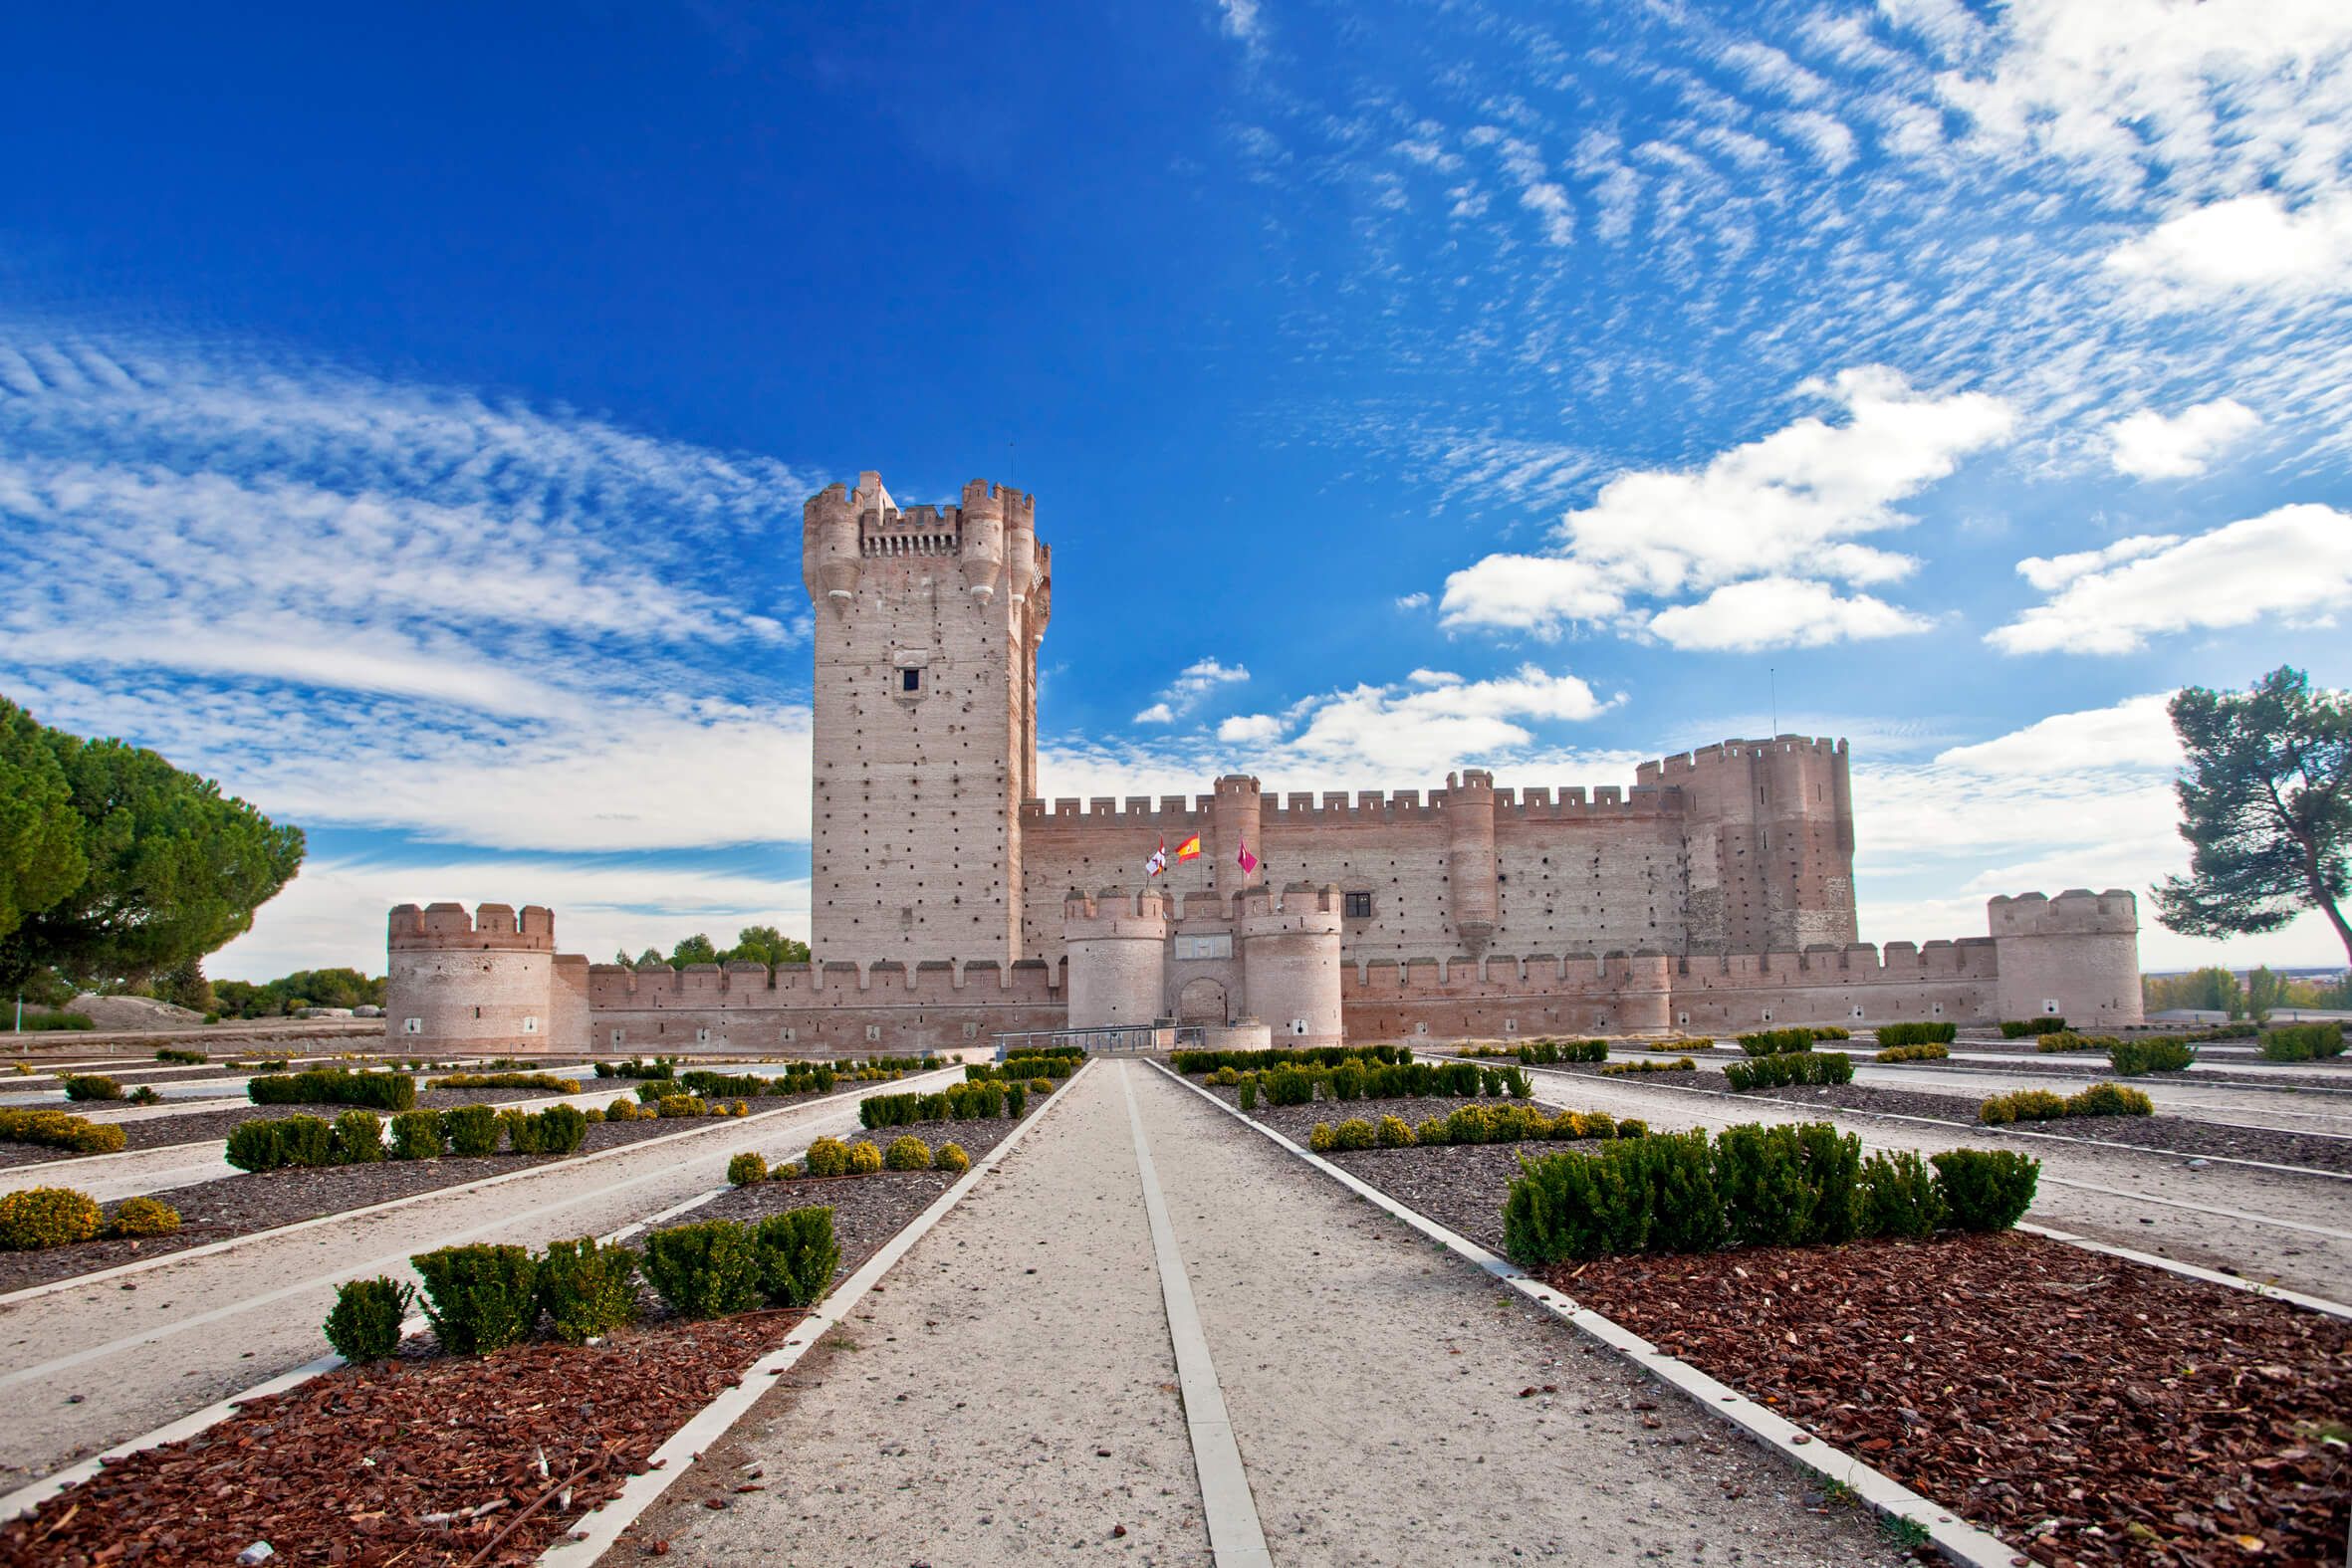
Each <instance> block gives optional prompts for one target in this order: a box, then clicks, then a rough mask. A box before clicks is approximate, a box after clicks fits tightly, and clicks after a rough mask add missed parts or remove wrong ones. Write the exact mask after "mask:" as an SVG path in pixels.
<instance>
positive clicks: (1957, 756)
mask: <svg viewBox="0 0 2352 1568" xmlns="http://www.w3.org/2000/svg"><path fill="white" fill-rule="evenodd" d="M2171 701H2172V693H2170V692H2151V693H2149V694H2148V695H2146V696H2144V697H2129V698H2126V699H2124V700H2123V701H2122V702H2119V703H2117V704H2115V705H2114V706H2113V707H2110V708H2093V709H2089V710H2087V711H2085V712H2082V713H2053V714H2051V715H2050V716H2049V717H2048V718H2046V719H2039V720H2036V721H2035V722H2033V723H2032V724H2029V725H2027V726H2025V728H2023V729H2022V730H2012V731H2010V732H2009V733H2008V734H2006V735H2002V736H1997V737H1995V738H1994V739H1993V740H1990V741H1979V742H1977V743H1975V744H1974V745H1970V746H1955V747H1953V748H1951V749H1950V750H1948V751H1945V752H1943V753H1942V754H1940V755H1939V756H1938V757H1937V758H1936V766H1937V767H1939V768H1957V769H1962V770H1965V771H1967V772H1969V773H1972V774H1978V775H1983V776H1986V777H1990V778H1996V779H2030V778H2035V777H2041V776H2048V775H2075V774H2084V773H2092V772H2096V771H2098V770H2101V769H2119V768H2129V769H2143V770H2144V769H2163V770H2170V769H2173V768H2177V767H2179V766H2180V762H2181V741H2180V737H2179V736H2178V735H2176V734H2174V733H2173V721H2172V718H2171V716H2170V715H2169V714H2167V713H2166V712H2165V705H2166V704H2167V703H2169V702H2171Z"/></svg>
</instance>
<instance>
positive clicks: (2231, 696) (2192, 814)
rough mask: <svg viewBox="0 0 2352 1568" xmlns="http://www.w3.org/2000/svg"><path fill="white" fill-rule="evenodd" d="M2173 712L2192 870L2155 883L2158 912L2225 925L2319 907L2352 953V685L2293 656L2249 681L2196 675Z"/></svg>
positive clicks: (2175, 920)
mask: <svg viewBox="0 0 2352 1568" xmlns="http://www.w3.org/2000/svg"><path fill="white" fill-rule="evenodd" d="M2170 712H2171V714H2172V720H2173V729H2174V730H2175V731H2177V732H2178V733H2179V735H2180V737H2181V746H2182V749H2183V750H2184V751H2185V752H2186V753H2187V754H2188V758H2187V763H2186V765H2185V766H2184V767H2183V769H2182V771H2181V778H2180V782H2179V784H2177V785H2176V786H2175V789H2176V792H2177V793H2178V794H2179V796H2180V800H2181V836H2182V837H2183V838H2186V839H2187V840H2188V841H2189V844H2190V857H2189V875H2187V876H2185V877H2178V876H2176V877H2167V878H2166V879H2165V883H2164V885H2163V886H2162V887H2160V888H2158V889H2157V890H2156V907H2157V918H2158V919H2159V920H2161V921H2162V922H2163V923H2164V924H2165V925H2166V926H2168V927H2170V928H2171V929H2172V930H2174V931H2178V932H2181V933H2182V934H2183V935H2186V936H2195V937H2224V936H2240V935H2245V934H2248V933H2251V932H2259V931H2275V930H2277V929H2278V928H2279V927H2280V926H2283V925H2285V924H2286V923H2287V922H2288V921H2290V920H2292V919H2294V917H2295V916H2296V915H2298V914H2301V913H2302V912H2303V911H2304V910H2306V909H2316V910H2318V911H2320V912H2321V913H2322V914H2324V915H2325V916H2326V917H2327V919H2328V923H2329V924H2330V925H2332V926H2333V927H2334V928H2335V932H2336V937H2337V939H2338V940H2339V941H2341V942H2342V943H2343V944H2344V952H2345V954H2346V956H2347V957H2352V926H2348V925H2347V924H2346V923H2345V920H2344V915H2343V910H2342V908H2341V905H2342V903H2343V900H2344V898H2345V895H2346V893H2347V891H2348V890H2352V694H2346V693H2344V692H2329V691H2316V692H2315V691H2313V690H2312V689H2311V684H2310V680H2309V678H2308V677H2307V676H2305V675H2304V673H2303V672H2302V671H2301V670H2296V669H2289V668H2287V667H2285V666H2283V665H2282V666H2281V667H2279V668H2278V669H2275V670H2272V671H2271V672H2270V673H2269V674H2268V675H2265V676H2263V677H2262V679H2261V680H2259V681H2257V682H2256V683H2255V684H2254V685H2253V686H2251V687H2250V688H2248V689H2247V690H2245V691H2242V692H2217V691H2209V690H2207V689H2206V688H2205V687H2202V686H2191V687H2186V688H2184V689H2183V690H2181V691H2180V692H2178V693H2176V694H2175V695H2174V697H2173V700H2172V704H2171V708H2170Z"/></svg>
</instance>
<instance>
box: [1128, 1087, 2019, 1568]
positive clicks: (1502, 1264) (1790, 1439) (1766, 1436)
mask: <svg viewBox="0 0 2352 1568" xmlns="http://www.w3.org/2000/svg"><path fill="white" fill-rule="evenodd" d="M1152 1065H1153V1066H1154V1067H1157V1068H1158V1069H1159V1070H1160V1071H1161V1072H1163V1073H1165V1074H1166V1075H1167V1076H1168V1077H1169V1078H1171V1079H1173V1080H1174V1081H1175V1082H1177V1083H1178V1084H1181V1085H1182V1086H1183V1087H1184V1088H1186V1089H1188V1090H1190V1091H1191V1092H1192V1093H1194V1094H1197V1095H1199V1096H1200V1097H1201V1098H1202V1099H1204V1100H1207V1101H1208V1102H1209V1103H1210V1104H1211V1105H1214V1106H1216V1107H1217V1109H1219V1110H1221V1111H1223V1112H1224V1113H1225V1114H1226V1115H1228V1116H1230V1117H1232V1118H1233V1119H1234V1120H1235V1121H1238V1122H1240V1123H1241V1124H1242V1125H1243V1126H1244V1127H1247V1128H1249V1129H1250V1130H1251V1131H1253V1132H1256V1133H1258V1134H1260V1135H1262V1136H1264V1137H1266V1138H1268V1139H1271V1140H1272V1141H1273V1142H1274V1143H1276V1144H1277V1145H1279V1146H1280V1147H1282V1148H1283V1149H1286V1150H1288V1151H1289V1152H1290V1153H1292V1154H1294V1155H1295V1156H1296V1157H1297V1158H1299V1159H1300V1160H1303V1161H1305V1162H1306V1163H1307V1164H1308V1165H1310V1166H1312V1167H1314V1168H1315V1169H1316V1170H1318V1171H1320V1172H1322V1173H1323V1174H1324V1175H1325V1176H1328V1177H1330V1178H1331V1179H1332V1180H1333V1181H1335V1182H1337V1183H1339V1185H1340V1186H1342V1187H1345V1188H1346V1189H1348V1190H1349V1191H1350V1192H1352V1193H1354V1194H1355V1195H1356V1196H1357V1197H1359V1198H1361V1199H1363V1200H1364V1201H1365V1202H1367V1203H1370V1204H1372V1205H1374V1206H1375V1207H1377V1208H1379V1209H1381V1210H1384V1211H1386V1212H1387V1213H1388V1214H1390V1215H1392V1216H1393V1217H1395V1218H1396V1219H1398V1220H1400V1221H1402V1222H1403V1223H1404V1224H1406V1225H1408V1226H1411V1227H1412V1228H1413V1229H1414V1230H1416V1231H1418V1232H1421V1233H1422V1234H1423V1235H1426V1236H1428V1237H1429V1238H1430V1239H1431V1240H1433V1241H1435V1242H1437V1243H1438V1244H1439V1245H1441V1246H1443V1247H1445V1248H1446V1249H1447V1250H1449V1251H1451V1252H1454V1253H1455V1254H1457V1255H1459V1256H1461V1257H1464V1258H1466V1259H1468V1260H1469V1261H1470V1262H1472V1263H1475V1264H1477V1265H1478V1266H1479V1267H1480V1268H1482V1269H1484V1270H1485V1271H1486V1272H1487V1273H1488V1274H1490V1275H1492V1276H1493V1277H1494V1278H1495V1279H1496V1280H1497V1281H1498V1282H1500V1283H1502V1284H1505V1285H1508V1286H1510V1287H1511V1288H1512V1289H1514V1290H1517V1291H1518V1292H1519V1293H1520V1294H1522V1295H1524V1296H1526V1297H1527V1298H1528V1299H1529V1300H1530V1301H1533V1302H1534V1303H1535V1304H1536V1305H1537V1306H1540V1307H1542V1308H1543V1309H1544V1310H1545V1311H1546V1312H1549V1313H1550V1314H1551V1315H1552V1316H1554V1317H1556V1318H1558V1319H1559V1320H1560V1321H1562V1322H1564V1323H1566V1324H1568V1325H1569V1326H1570V1327H1572V1328H1574V1329H1576V1330H1577V1331H1578V1332H1580V1333H1582V1334H1584V1335H1586V1336H1587V1337H1589V1338H1592V1339H1595V1340H1598V1341H1599V1342H1600V1343H1601V1344H1603V1345H1606V1346H1607V1347H1608V1348H1609V1349H1611V1350H1613V1351H1616V1352H1617V1353H1618V1354H1619V1355H1621V1356H1623V1357H1625V1358H1626V1359H1627V1360H1629V1361H1631V1362H1633V1363H1634V1364H1635V1365H1637V1366H1639V1367H1640V1368H1641V1369H1642V1370H1643V1371H1644V1372H1646V1373H1648V1374H1649V1375H1650V1376H1652V1377H1654V1378H1656V1379H1658V1380H1659V1381H1660V1382H1662V1383H1664V1384H1666V1385H1667V1386H1668V1387H1670V1388H1672V1389H1674V1390H1675V1391H1676V1392H1677V1393H1680V1394H1682V1395H1684V1396H1686V1397H1687V1398H1689V1399H1690V1400H1691V1402H1692V1403H1694V1404H1696V1405H1699V1406H1701V1407H1702V1408H1704V1409H1706V1410H1709V1411H1712V1412H1713V1413H1715V1414H1716V1415H1718V1416H1720V1417H1722V1418H1723V1419H1724V1420H1725V1421H1727V1422H1729V1423H1731V1424H1732V1425H1733V1426H1735V1427H1737V1428H1739V1429H1741V1431H1743V1432H1744V1433H1745V1434H1746V1435H1747V1436H1749V1437H1751V1438H1753V1439H1755V1440H1756V1441H1757V1442H1759V1443H1761V1444H1763V1445H1764V1447H1766V1448H1768V1449H1771V1450H1773V1451H1775V1452H1777V1453H1779V1454H1781V1455H1783V1456H1786V1457H1787V1458H1788V1459H1789V1461H1790V1462H1792V1463H1794V1464H1796V1465H1798V1466H1800V1467H1802V1468H1804V1469H1808V1470H1814V1471H1818V1472H1819V1473H1821V1474H1823V1475H1826V1476H1827V1477H1829V1478H1830V1479H1832V1480H1835V1481H1837V1482H1839V1483H1840V1484H1842V1485H1844V1486H1846V1487H1848V1488H1849V1489H1850V1490H1852V1491H1853V1493H1854V1494H1855V1495H1856V1496H1857V1497H1858V1498H1860V1499H1861V1500H1862V1501H1863V1502H1864V1503H1866V1504H1867V1505H1868V1506H1869V1507H1870V1508H1871V1509H1872V1510H1873V1511H1875V1512H1877V1513H1878V1514H1880V1515H1882V1516H1884V1517H1886V1518H1889V1519H1898V1520H1903V1521H1906V1522H1908V1523H1909V1524H1911V1525H1912V1526H1914V1527H1916V1528H1919V1529H1922V1530H1925V1531H1926V1532H1927V1534H1928V1538H1929V1539H1930V1540H1932V1541H1933V1542H1934V1543H1935V1545H1936V1547H1937V1549H1938V1550H1940V1551H1942V1552H1943V1553H1944V1554H1945V1555H1946V1556H1947V1557H1949V1558H1951V1559H1952V1560H1953V1561H1955V1562H1959V1563H1963V1564H1966V1565H1968V1568H2023V1565H2024V1564H2025V1563H2026V1561H2027V1559H2026V1558H2025V1557H2024V1556H2023V1555H2022V1554H2021V1553H2019V1552H2017V1551H2016V1550H2015V1549H2014V1548H2012V1547H2010V1546H2008V1545H2006V1544H2005V1543H2003V1542H2002V1541H2001V1540H2000V1539H1999V1537H1998V1536H1995V1535H1992V1534H1990V1533H1988V1532H1986V1531H1984V1530H1980V1529H1978V1528H1977V1527H1976V1526H1975V1525H1973V1524H1969V1523H1967V1522H1965V1521H1964V1520H1962V1519H1961V1518H1960V1516H1959V1515H1957V1514H1955V1513H1953V1512H1952V1511H1951V1510H1950V1509H1947V1508H1945V1507H1944V1506H1943V1505H1942V1504H1940V1503H1937V1502H1934V1501H1932V1500H1930V1499H1929V1498H1926V1497H1923V1496H1921V1495H1920V1494H1919V1493H1918V1492H1915V1491H1913V1490H1912V1489H1911V1488H1910V1487H1908V1486H1905V1485H1904V1484H1903V1483H1902V1482H1900V1481H1898V1480H1896V1479H1895V1478H1894V1477H1893V1476H1891V1475H1888V1474H1886V1473H1885V1472H1884V1471H1882V1470H1879V1469H1876V1468H1874V1467H1873V1466H1871V1465H1869V1464H1867V1463H1865V1462H1863V1461H1862V1460H1861V1459H1858V1458H1856V1457H1854V1456H1852V1455H1850V1454H1846V1453H1844V1452H1843V1451H1841V1450H1838V1449H1834V1448H1831V1447H1830V1446H1829V1445H1828V1444H1826V1443H1823V1442H1821V1441H1820V1440H1819V1439H1817V1438H1815V1437H1813V1435H1812V1434H1810V1433H1808V1432H1806V1431H1804V1430H1803V1429H1802V1428H1800V1427H1798V1426H1796V1425H1795V1424H1794V1423H1793V1422H1790V1421H1788V1420H1787V1419H1786V1418H1784V1417H1781V1416H1778V1415H1775V1414H1774V1413H1773V1412H1771V1411H1770V1410H1767V1409H1766V1408H1764V1406H1762V1405H1759V1404H1758V1403H1756V1402H1755V1401H1754V1400H1752V1399H1750V1398H1748V1397H1747V1396H1746V1395H1744V1394H1742V1393H1740V1392H1739V1391H1737V1390H1736V1389H1733V1388H1731V1387H1730V1386H1729V1385H1727V1384H1724V1383H1722V1382H1719V1381H1718V1380H1717V1379H1715V1378H1713V1377H1711V1376H1709V1375H1708V1374H1707V1373H1705V1372H1702V1371H1700V1370H1699V1369H1698V1368H1697V1367H1694V1366H1692V1365H1691V1364H1690V1363H1688V1362H1686V1361H1683V1360H1681V1359H1679V1358H1677V1357H1674V1356H1670V1355H1668V1354H1666V1353H1665V1352H1664V1351H1661V1350H1660V1349H1658V1347H1657V1346H1655V1345H1653V1344H1651V1343H1650V1342H1649V1341H1648V1340H1646V1339H1643V1338H1642V1337H1641V1336H1640V1335H1638V1334H1636V1333H1634V1332H1633V1331H1632V1330H1631V1329H1628V1328H1626V1327H1624V1326H1623V1325H1622V1324H1620V1323H1617V1322H1616V1321H1614V1320H1613V1319H1611V1318H1608V1317H1605V1316H1603V1315H1602V1314H1601V1313H1599V1312H1595V1311H1594V1310H1592V1309H1591V1308H1590V1307H1584V1306H1578V1305H1577V1304H1576V1302H1575V1301H1574V1300H1573V1299H1572V1298H1571V1297H1569V1296H1567V1295H1565V1294H1563V1293H1562V1292H1560V1291H1557V1290H1554V1289H1553V1288H1552V1287H1551V1286H1549V1285H1547V1284H1545V1283H1543V1282H1542V1281H1541V1280H1539V1279H1536V1278H1534V1277H1533V1276H1531V1275H1529V1274H1528V1273H1526V1272H1524V1271H1523V1270H1522V1269H1520V1268H1519V1266H1518V1265H1516V1264H1514V1263H1512V1262H1511V1261H1510V1260H1509V1259H1507V1258H1504V1257H1500V1256H1498V1255H1497V1254H1495V1253H1493V1252H1490V1251H1488V1250H1487V1249H1486V1248H1485V1247H1483V1246H1481V1245H1479V1244H1478V1243H1477V1242H1476V1241H1473V1240H1471V1239H1470V1238H1469V1237H1468V1236H1464V1235H1461V1234H1458V1233H1457V1232H1453V1231H1450V1230H1448V1229H1447V1228H1446V1227H1444V1226H1442V1225H1439V1224H1438V1223H1437V1222H1436V1221H1434V1220H1431V1219H1429V1218H1427V1217H1426V1216H1424V1215H1422V1214H1420V1213H1418V1212H1417V1211H1415V1210H1412V1209H1408V1208H1406V1207H1405V1206H1404V1205H1403V1204H1400V1203H1398V1202H1397V1201H1396V1200H1395V1199H1393V1198H1391V1197H1389V1196H1388V1195H1387V1194H1386V1193H1383V1192H1381V1191H1380V1190H1379V1189H1378V1188H1376V1187H1373V1186H1372V1185H1371V1184H1370V1183H1368V1182H1364V1181H1361V1180H1359V1179H1358V1178H1356V1177H1354V1176H1351V1175H1349V1174H1348V1173H1347V1172H1345V1171H1343V1170H1341V1169H1340V1168H1339V1167H1337V1166H1335V1165H1333V1164H1332V1163H1331V1162H1330V1161H1328V1160H1325V1159H1323V1158H1322V1157H1321V1156H1319V1155H1316V1154H1312V1153H1309V1152H1308V1151H1307V1150H1306V1149H1303V1148H1301V1147H1300V1146H1299V1145H1298V1144H1296V1143H1294V1142H1293V1141H1292V1140H1291V1139H1289V1138H1287V1137H1285V1136H1284V1135H1283V1134H1281V1133H1279V1132H1276V1131H1275V1130H1274V1129H1273V1128H1271V1127H1268V1126H1266V1125H1265V1124H1264V1123H1262V1122H1258V1121H1255V1120H1253V1119H1251V1118H1250V1117H1248V1116H1245V1115H1243V1114H1242V1113H1241V1112H1240V1111H1239V1110H1236V1109H1235V1108H1234V1107H1233V1106H1230V1105H1228V1104H1226V1103H1225V1102H1224V1101H1223V1100H1221V1099H1219V1098H1217V1096H1216V1095H1214V1094H1211V1093H1209V1092H1208V1090H1206V1089H1203V1088H1202V1087H1200V1085H1198V1084H1196V1083H1192V1082H1189V1081H1187V1080H1186V1079H1185V1078H1184V1077H1183V1076H1182V1075H1181V1074H1178V1073H1176V1072H1173V1071H1170V1070H1169V1069H1168V1068H1166V1067H1163V1066H1160V1064H1159V1063H1158V1062H1154V1063H1152Z"/></svg>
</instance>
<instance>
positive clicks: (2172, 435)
mask: <svg viewBox="0 0 2352 1568" xmlns="http://www.w3.org/2000/svg"><path fill="white" fill-rule="evenodd" d="M2261 422H2262V416H2261V415H2260V414H2257V413H2255V412H2254V411H2253V410H2252V409H2250V408H2248V407H2246V406H2245V404H2243V403H2241V402H2239V401H2237V400H2236V399H2235V398H2234V397H2222V398H2216V399H2215V400H2214V401H2213V402H2210V403H2196V404H2193V405H2191V406H2190V407H2187V408H2184V409H2182V410H2181V411H2180V412H2179V413H2177V414H2175V415H2173V416H2172V417H2171V418H2170V419H2167V418H2166V417H2165V416H2164V415H2162V414H2160V413H2158V412H2156V411H2155V410H2154V409H2152V408H2144V409H2142V410H2141V411H2140V412H2138V413H2136V414H2133V415H2132V416H2131V417H2130V418H2128V419H2119V420H2117V421H2116V422H2115V423H2114V424H2111V425H2109V426H2108V427H2107V435H2108V438H2109V440H2110V441H2111V442H2112V443H2113V451H2112V452H2111V453H2110V455H2109V457H2108V461H2109V462H2111V463H2113V464H2114V465H2115V471H2116V472H2117V473H2119V474H2132V475H2135V476H2137V477H2139V478H2141V479H2186V478H2188V477H2190V476H2191V475H2194V474H2202V473H2204V472H2205V470H2206V465H2207V463H2208V462H2209V461H2210V460H2211V459H2212V458H2213V456H2214V454H2216V453H2217V452H2220V451H2221V450H2222V449H2223V448H2224V447H2227V446H2229V445H2230V444H2231V443H2232V442H2234V441H2235V440H2237V439H2238V438H2239V437H2240V436H2242V435H2244V434H2245V433H2246V432H2247V431H2249V430H2251V429H2253V428H2254V427H2255V426H2256V425H2259V424H2260V423H2261ZM2040 585H2041V584H2039V583H2036V584H2035V586H2037V587H2038V586H2040Z"/></svg>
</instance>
